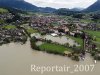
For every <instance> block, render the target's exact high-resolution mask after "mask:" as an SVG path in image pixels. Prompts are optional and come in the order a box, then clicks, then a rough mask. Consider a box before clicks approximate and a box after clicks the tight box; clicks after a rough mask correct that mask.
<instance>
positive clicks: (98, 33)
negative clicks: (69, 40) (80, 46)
mask: <svg viewBox="0 0 100 75" xmlns="http://www.w3.org/2000/svg"><path fill="white" fill-rule="evenodd" d="M85 32H87V33H89V34H90V35H91V36H92V37H93V36H96V41H94V43H95V44H96V45H97V46H98V47H99V48H100V31H92V30H85Z"/></svg>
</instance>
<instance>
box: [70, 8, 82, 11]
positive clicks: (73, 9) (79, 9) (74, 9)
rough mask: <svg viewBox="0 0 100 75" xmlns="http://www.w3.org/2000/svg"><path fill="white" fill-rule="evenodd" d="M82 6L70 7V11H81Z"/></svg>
mask: <svg viewBox="0 0 100 75" xmlns="http://www.w3.org/2000/svg"><path fill="white" fill-rule="evenodd" d="M83 9H84V8H72V9H70V10H71V11H82V10H83Z"/></svg>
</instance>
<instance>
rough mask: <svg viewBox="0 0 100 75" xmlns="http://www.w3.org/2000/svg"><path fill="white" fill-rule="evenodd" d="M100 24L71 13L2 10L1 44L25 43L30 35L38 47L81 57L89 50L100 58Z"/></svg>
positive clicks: (33, 44)
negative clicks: (45, 13) (29, 12)
mask: <svg viewBox="0 0 100 75" xmlns="http://www.w3.org/2000/svg"><path fill="white" fill-rule="evenodd" d="M98 25H99V23H92V22H86V21H84V22H83V21H81V19H77V18H73V17H71V16H61V15H54V14H48V15H44V14H42V13H41V14H38V13H35V15H25V14H23V15H22V14H20V15H19V14H17V15H16V14H12V13H9V12H6V13H1V14H0V45H3V44H7V43H10V42H20V43H22V44H25V42H26V41H27V39H28V38H30V43H31V44H30V45H31V47H32V48H33V49H35V50H39V51H45V52H47V53H53V54H60V55H64V56H68V57H71V58H72V59H73V60H77V61H79V60H80V59H82V60H83V59H84V56H85V53H86V52H89V53H91V55H92V56H93V57H94V59H95V60H99V57H100V44H99V41H100V36H99V33H100V32H99V31H100V27H98ZM95 33H96V34H95ZM37 35H39V37H37Z"/></svg>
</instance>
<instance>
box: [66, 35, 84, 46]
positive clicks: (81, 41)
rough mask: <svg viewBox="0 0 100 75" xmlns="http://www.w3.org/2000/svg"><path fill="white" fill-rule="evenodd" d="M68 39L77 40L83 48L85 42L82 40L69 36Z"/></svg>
mask: <svg viewBox="0 0 100 75" xmlns="http://www.w3.org/2000/svg"><path fill="white" fill-rule="evenodd" d="M67 37H69V38H71V39H73V40H75V41H76V42H77V43H78V44H80V45H81V47H82V46H83V40H82V39H81V38H79V37H77V38H76V37H73V36H68V35H67Z"/></svg>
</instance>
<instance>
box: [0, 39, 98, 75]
mask: <svg viewBox="0 0 100 75" xmlns="http://www.w3.org/2000/svg"><path fill="white" fill-rule="evenodd" d="M76 64H77V65H93V64H94V61H93V59H92V58H91V57H90V55H89V54H87V55H86V58H85V60H84V61H79V62H76V61H73V60H71V59H70V58H68V57H64V56H59V55H53V54H48V53H43V52H41V51H35V50H32V49H31V48H30V42H29V41H27V43H26V44H24V45H21V44H18V43H10V44H7V45H3V46H0V75H42V74H41V73H40V72H34V71H33V72H31V65H38V66H44V65H45V66H56V65H57V66H63V65H66V66H71V67H72V69H71V70H70V71H72V70H73V69H74V68H73V66H74V65H76ZM94 65H95V67H94V69H93V71H92V72H90V71H88V72H85V71H83V72H77V73H73V72H57V71H54V72H51V71H50V72H44V73H43V75H99V74H100V71H99V70H100V62H97V63H96V64H94Z"/></svg>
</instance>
